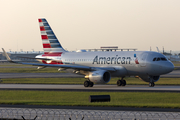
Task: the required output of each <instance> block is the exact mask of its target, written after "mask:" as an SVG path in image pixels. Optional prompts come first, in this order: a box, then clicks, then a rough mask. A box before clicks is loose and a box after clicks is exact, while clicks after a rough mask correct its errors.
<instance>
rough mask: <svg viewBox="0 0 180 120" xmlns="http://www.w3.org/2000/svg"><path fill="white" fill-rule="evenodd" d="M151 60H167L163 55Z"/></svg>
mask: <svg viewBox="0 0 180 120" xmlns="http://www.w3.org/2000/svg"><path fill="white" fill-rule="evenodd" d="M153 61H167V59H166V58H165V57H162V58H154V59H153Z"/></svg>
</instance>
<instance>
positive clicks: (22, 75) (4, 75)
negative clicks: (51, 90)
mask: <svg viewBox="0 0 180 120" xmlns="http://www.w3.org/2000/svg"><path fill="white" fill-rule="evenodd" d="M66 77H77V78H78V77H79V78H80V77H81V78H83V77H84V76H83V75H78V74H73V73H0V78H66ZM161 77H162V78H163V77H167V78H180V70H174V71H173V72H171V73H169V74H166V75H162V76H161Z"/></svg>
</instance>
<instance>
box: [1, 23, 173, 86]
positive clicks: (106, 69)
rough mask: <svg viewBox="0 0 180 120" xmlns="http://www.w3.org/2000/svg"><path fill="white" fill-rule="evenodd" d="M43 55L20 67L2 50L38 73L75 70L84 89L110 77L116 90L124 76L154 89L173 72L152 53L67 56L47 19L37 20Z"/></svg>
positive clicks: (126, 52) (102, 52)
mask: <svg viewBox="0 0 180 120" xmlns="http://www.w3.org/2000/svg"><path fill="white" fill-rule="evenodd" d="M39 25H40V31H41V38H42V44H43V49H44V54H42V55H38V56H36V58H35V59H37V60H38V61H40V62H42V63H23V62H15V61H12V60H11V58H10V57H9V56H8V54H7V53H6V52H5V50H4V49H3V51H4V53H5V55H6V58H7V60H8V61H10V62H14V63H19V64H27V65H35V66H38V69H40V68H45V67H57V68H58V69H59V70H66V69H74V73H77V74H82V75H84V76H85V78H86V79H87V80H86V81H85V82H84V86H85V87H93V85H94V83H96V84H106V83H108V82H109V81H110V80H111V77H119V78H120V79H119V80H117V86H125V85H126V81H125V80H124V78H125V77H126V76H136V77H138V78H139V79H141V80H143V81H145V82H149V86H150V87H153V86H154V85H155V84H154V82H156V81H158V80H159V78H160V75H163V74H167V73H169V72H171V71H173V69H174V65H173V64H172V63H171V62H170V61H169V60H167V59H166V57H165V56H164V55H163V54H161V53H158V52H152V51H93V52H92V51H82V52H69V51H66V50H64V49H63V47H62V46H61V44H60V42H59V41H58V39H57V38H56V36H55V34H54V32H53V31H52V29H51V27H50V26H49V24H48V22H47V21H46V19H39Z"/></svg>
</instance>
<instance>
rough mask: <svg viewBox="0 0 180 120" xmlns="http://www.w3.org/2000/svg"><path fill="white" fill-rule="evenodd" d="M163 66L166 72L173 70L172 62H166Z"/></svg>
mask: <svg viewBox="0 0 180 120" xmlns="http://www.w3.org/2000/svg"><path fill="white" fill-rule="evenodd" d="M163 68H164V70H165V71H166V73H170V72H172V71H173V70H174V65H173V63H172V62H168V63H167V64H164V66H163Z"/></svg>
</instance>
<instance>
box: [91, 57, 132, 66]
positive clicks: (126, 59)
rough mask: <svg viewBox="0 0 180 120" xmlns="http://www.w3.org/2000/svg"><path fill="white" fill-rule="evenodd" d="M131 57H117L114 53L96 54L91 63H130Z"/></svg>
mask: <svg viewBox="0 0 180 120" xmlns="http://www.w3.org/2000/svg"><path fill="white" fill-rule="evenodd" d="M130 63H131V57H119V56H118V55H116V56H115V57H99V56H96V57H95V58H94V59H93V63H92V64H130Z"/></svg>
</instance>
